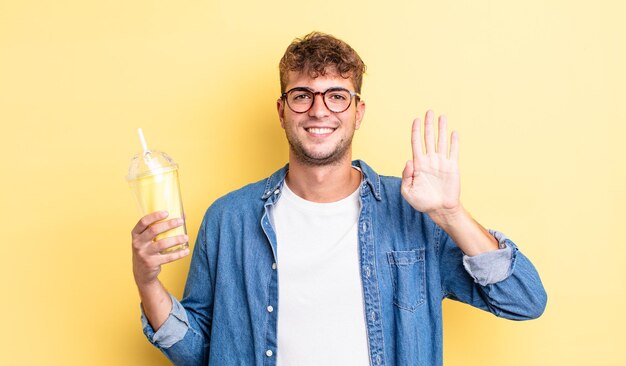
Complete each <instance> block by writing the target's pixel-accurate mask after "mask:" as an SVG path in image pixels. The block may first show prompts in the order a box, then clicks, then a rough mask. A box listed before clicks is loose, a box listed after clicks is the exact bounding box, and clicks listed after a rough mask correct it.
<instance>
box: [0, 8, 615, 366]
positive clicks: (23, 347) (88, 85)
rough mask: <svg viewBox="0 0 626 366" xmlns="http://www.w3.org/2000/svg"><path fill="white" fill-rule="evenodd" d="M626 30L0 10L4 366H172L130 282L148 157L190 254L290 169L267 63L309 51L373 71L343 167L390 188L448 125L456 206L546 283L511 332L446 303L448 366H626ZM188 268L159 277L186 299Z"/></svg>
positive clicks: (463, 18)
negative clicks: (416, 126)
mask: <svg viewBox="0 0 626 366" xmlns="http://www.w3.org/2000/svg"><path fill="white" fill-rule="evenodd" d="M624 14H626V8H625V6H624V5H621V3H620V2H617V1H595V2H582V1H540V0H526V1H483V0H477V1H428V2H426V1H415V0H413V1H389V2H381V1H350V0H345V1H325V0H320V1H313V2H294V1H282V0H281V1H245V2H238V1H226V0H210V1H200V0H196V1H178V2H174V1H171V2H170V1H149V0H135V1H119V0H111V1H78V0H61V1H33V0H24V1H10V0H1V2H0V123H1V127H2V128H1V130H0V136H1V141H2V142H1V144H0V156H1V157H2V160H1V161H2V167H1V169H2V178H1V179H0V199H1V207H2V210H1V211H0V212H1V214H0V215H1V216H0V223H1V225H2V230H1V233H2V251H3V254H2V257H3V258H2V264H1V265H0V278H1V286H2V287H1V288H0V291H1V294H2V300H1V301H0V314H2V318H3V319H2V321H0V328H1V335H0V348H1V350H0V364H2V365H167V364H169V363H168V361H167V360H166V359H165V357H163V356H162V355H161V354H160V353H159V352H158V351H157V350H156V349H154V348H153V347H152V346H151V345H150V344H149V343H148V342H147V341H146V340H145V339H144V336H143V334H142V332H141V327H140V323H139V303H138V295H137V293H136V289H135V287H134V282H133V277H132V270H131V251H130V230H131V228H132V227H133V225H134V224H135V222H136V221H137V219H138V211H137V209H136V207H135V205H134V202H133V200H132V197H131V194H130V190H129V188H128V185H127V183H126V181H125V179H124V177H125V175H126V170H127V167H128V164H129V162H130V158H131V156H132V155H133V154H135V153H137V152H139V150H140V145H139V142H138V139H137V136H136V128H137V127H143V129H144V131H145V134H146V138H147V139H148V143H149V144H150V145H151V146H152V147H153V148H155V149H161V150H164V151H166V152H168V153H169V154H170V155H172V156H173V157H174V158H175V159H176V160H177V162H178V163H179V164H180V169H181V170H180V178H181V184H182V192H183V196H184V197H183V198H184V205H185V208H186V213H187V217H188V221H187V228H188V231H189V233H190V237H191V242H192V243H193V241H195V238H196V233H197V229H198V226H199V224H200V221H201V219H202V215H203V213H204V211H205V209H206V208H207V207H208V205H209V204H211V202H213V201H214V200H215V199H216V198H217V197H219V196H221V195H223V194H225V193H227V192H229V191H231V190H233V189H236V188H239V187H241V186H242V185H244V184H246V183H249V182H252V181H257V180H259V179H262V178H263V177H265V176H266V175H268V174H269V173H271V172H273V171H274V170H275V169H277V168H278V167H280V166H282V165H283V164H284V163H285V162H286V159H287V144H286V143H285V139H284V136H283V132H282V130H281V129H280V127H279V123H278V119H277V117H276V112H275V102H276V99H277V97H278V95H279V84H278V67H277V64H278V60H279V58H280V57H281V55H282V53H283V51H284V49H285V48H286V46H287V45H288V44H289V42H291V40H292V39H293V38H295V37H298V36H302V35H304V34H306V33H308V32H310V31H312V30H320V31H324V32H327V33H331V34H334V35H336V36H338V37H340V38H342V39H344V40H346V41H347V42H348V43H350V44H351V45H352V46H353V47H354V48H355V49H356V50H357V51H358V52H359V53H360V55H361V56H362V58H363V59H364V60H365V62H366V64H367V66H368V72H367V75H366V76H365V78H364V87H363V93H362V94H363V98H364V100H365V101H366V102H367V112H366V114H365V119H364V121H363V125H362V127H361V129H360V130H359V131H357V134H356V136H355V142H354V157H355V158H362V159H365V160H366V161H367V162H368V163H369V164H370V165H372V166H373V167H374V168H375V169H377V170H378V171H379V172H380V173H382V174H388V175H399V174H400V173H401V171H402V167H403V166H404V162H405V160H406V159H408V158H410V151H411V150H410V136H409V134H410V126H411V121H412V119H413V118H414V117H416V116H423V114H424V112H425V110H426V109H427V108H432V109H434V110H435V112H436V113H445V114H447V116H448V119H449V123H450V125H451V127H452V128H454V129H455V130H457V131H459V134H460V142H461V173H462V176H461V177H462V197H461V198H462V201H463V202H464V204H465V206H466V207H467V208H468V209H469V210H470V211H471V212H472V213H473V215H474V216H475V217H476V218H477V219H478V220H479V221H480V222H481V223H483V224H484V225H485V226H488V227H492V228H496V229H499V230H501V231H503V232H505V233H506V234H507V235H508V236H509V237H511V238H512V239H513V240H514V241H515V242H516V243H517V244H518V245H519V246H520V247H521V249H522V250H523V251H524V253H525V254H527V255H528V256H529V257H530V258H531V259H532V260H533V262H534V264H535V265H536V267H537V268H538V270H539V272H540V274H541V276H542V279H543V281H544V284H545V287H546V289H547V291H548V295H549V301H548V307H547V310H546V312H545V314H544V315H543V316H542V317H541V318H540V319H538V320H533V321H529V322H511V321H507V320H502V319H498V318H496V317H494V316H492V315H490V314H487V313H484V312H481V311H479V310H476V309H473V308H470V307H468V306H465V305H462V304H459V303H455V302H452V301H445V302H444V311H445V313H444V319H445V320H444V321H445V326H444V328H445V329H444V335H445V336H444V350H445V351H444V352H445V354H444V360H445V364H446V365H467V366H471V365H482V366H485V365H624V364H626V353H625V352H624V349H623V347H624V344H626V337H625V336H624V331H625V328H626V322H625V320H624V316H623V314H622V313H623V309H624V308H626V301H625V300H626V285H625V278H626V260H625V257H626V249H625V248H624V244H626V243H625V240H624V236H623V226H620V225H622V224H621V221H622V219H623V218H624V214H623V213H622V212H623V209H624V206H625V205H626V195H625V194H624V187H625V186H626V173H625V169H624V157H625V156H626V155H625V154H626V147H625V145H626V144H625V142H624V139H625V138H626V127H625V126H626V118H625V117H626V113H625V112H624V107H623V103H624V102H625V101H626V98H625V97H626V92H625V90H626V89H625V85H626V72H625V71H624V65H626V51H625V46H624V45H625V41H624V39H625V35H626V26H624V23H623V15H624ZM188 266H189V261H188V259H185V260H183V261H180V262H179V263H175V264H172V265H169V266H167V267H165V268H164V270H163V273H162V275H161V279H162V281H163V282H164V283H165V284H166V286H167V287H168V288H169V289H170V290H171V291H172V292H173V293H174V294H175V295H176V296H179V297H180V296H181V295H182V291H183V287H184V281H185V278H186V273H187V268H188Z"/></svg>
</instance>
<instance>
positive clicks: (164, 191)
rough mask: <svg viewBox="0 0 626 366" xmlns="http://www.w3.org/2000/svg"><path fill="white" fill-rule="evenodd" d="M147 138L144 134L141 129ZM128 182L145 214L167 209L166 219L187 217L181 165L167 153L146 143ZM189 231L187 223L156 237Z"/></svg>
mask: <svg viewBox="0 0 626 366" xmlns="http://www.w3.org/2000/svg"><path fill="white" fill-rule="evenodd" d="M140 136H141V138H142V143H144V141H143V135H142V133H140ZM127 180H128V183H129V185H130V188H131V190H132V192H133V195H134V196H135V199H136V201H137V203H138V204H139V209H140V211H141V214H142V216H145V215H147V214H150V213H152V212H155V211H167V212H168V213H169V216H168V217H167V218H166V219H165V220H171V219H175V218H182V219H183V220H184V219H185V214H184V211H183V203H182V199H181V195H180V186H179V182H178V165H177V164H176V163H175V162H174V161H173V160H172V158H171V157H169V156H168V155H167V154H165V153H163V152H159V151H150V150H148V149H147V148H146V147H145V143H144V152H143V153H142V154H138V155H135V156H134V157H133V159H132V160H131V164H130V168H129V170H128V177H127ZM184 234H187V229H186V225H185V224H183V226H180V227H177V228H175V229H172V230H168V231H166V232H164V233H162V234H159V235H158V236H157V237H156V238H155V241H156V240H160V239H163V238H168V237H172V236H176V235H184ZM188 246H189V243H184V244H180V245H176V246H174V247H171V248H168V249H166V250H164V251H162V253H170V252H173V251H176V250H180V249H184V248H187V247H188Z"/></svg>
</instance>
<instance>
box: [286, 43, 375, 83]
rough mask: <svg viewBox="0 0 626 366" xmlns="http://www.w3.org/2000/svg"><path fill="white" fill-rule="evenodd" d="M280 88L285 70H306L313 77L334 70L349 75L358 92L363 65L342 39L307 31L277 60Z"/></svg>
mask: <svg viewBox="0 0 626 366" xmlns="http://www.w3.org/2000/svg"><path fill="white" fill-rule="evenodd" d="M279 69H280V90H281V92H283V93H284V92H285V88H286V87H287V77H288V74H289V71H296V72H308V74H309V76H310V77H312V78H316V77H318V76H320V75H325V74H326V73H327V72H338V73H339V75H341V76H342V77H343V78H346V79H348V78H352V83H353V84H354V88H355V89H356V90H355V91H356V92H357V93H360V92H361V83H362V81H363V74H364V73H365V64H364V63H363V60H361V57H359V55H358V54H357V53H356V51H354V50H353V49H352V47H350V46H349V45H348V44H347V43H346V42H344V41H342V40H340V39H337V38H335V37H333V36H331V35H330V34H324V33H321V32H311V33H309V34H307V35H306V36H304V38H301V39H300V38H296V39H295V40H294V41H293V42H291V44H290V45H289V47H287V50H286V51H285V54H284V55H283V58H281V59H280V64H279Z"/></svg>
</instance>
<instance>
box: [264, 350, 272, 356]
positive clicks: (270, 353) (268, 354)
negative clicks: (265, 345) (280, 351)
mask: <svg viewBox="0 0 626 366" xmlns="http://www.w3.org/2000/svg"><path fill="white" fill-rule="evenodd" d="M273 354H274V352H272V350H271V349H268V350H267V351H265V355H266V356H267V357H272V355H273Z"/></svg>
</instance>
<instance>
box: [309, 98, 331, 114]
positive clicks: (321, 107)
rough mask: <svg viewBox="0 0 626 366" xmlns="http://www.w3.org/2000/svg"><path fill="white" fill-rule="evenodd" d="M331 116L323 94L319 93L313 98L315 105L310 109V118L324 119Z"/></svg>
mask: <svg viewBox="0 0 626 366" xmlns="http://www.w3.org/2000/svg"><path fill="white" fill-rule="evenodd" d="M329 115H330V110H329V109H328V108H327V107H326V103H324V96H323V95H322V93H317V94H315V96H314V97H313V105H312V106H311V109H309V116H311V117H316V118H324V117H328V116H329Z"/></svg>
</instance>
